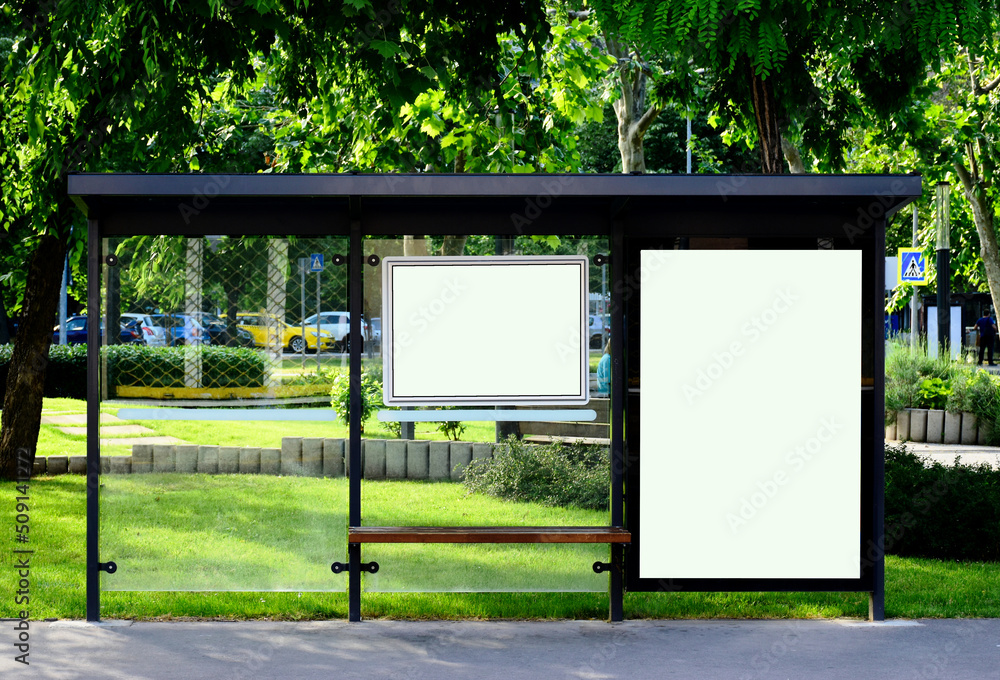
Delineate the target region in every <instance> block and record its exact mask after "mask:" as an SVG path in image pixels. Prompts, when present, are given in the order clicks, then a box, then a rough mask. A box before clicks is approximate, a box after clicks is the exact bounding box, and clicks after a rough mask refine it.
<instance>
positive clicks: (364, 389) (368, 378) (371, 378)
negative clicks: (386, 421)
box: [330, 370, 382, 434]
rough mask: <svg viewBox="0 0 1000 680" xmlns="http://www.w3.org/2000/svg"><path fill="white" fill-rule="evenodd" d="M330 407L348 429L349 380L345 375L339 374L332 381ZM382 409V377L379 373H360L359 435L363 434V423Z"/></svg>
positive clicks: (349, 418)
mask: <svg viewBox="0 0 1000 680" xmlns="http://www.w3.org/2000/svg"><path fill="white" fill-rule="evenodd" d="M330 396H331V397H332V399H331V400H330V405H331V406H333V408H334V410H335V411H336V412H337V415H338V416H339V417H340V420H341V421H342V422H343V423H344V424H345V425H347V426H348V427H350V424H351V378H350V376H349V375H348V374H347V373H341V374H340V375H338V376H337V377H336V378H334V379H333V389H331V390H330ZM381 407H382V375H381V370H380V371H372V370H362V371H361V433H362V434H364V432H365V421H366V420H368V419H369V418H371V417H372V414H374V413H375V411H377V410H378V409H379V408H381Z"/></svg>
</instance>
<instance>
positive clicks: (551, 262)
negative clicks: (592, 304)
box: [382, 256, 590, 406]
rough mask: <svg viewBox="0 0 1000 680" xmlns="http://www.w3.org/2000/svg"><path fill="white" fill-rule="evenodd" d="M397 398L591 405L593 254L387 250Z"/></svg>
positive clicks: (389, 339)
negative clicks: (400, 253) (404, 253)
mask: <svg viewBox="0 0 1000 680" xmlns="http://www.w3.org/2000/svg"><path fill="white" fill-rule="evenodd" d="M382 265H383V267H382V305H383V309H382V325H383V374H384V375H383V379H384V385H385V391H384V401H385V403H386V404H387V405H390V406H393V405H395V406H418V405H423V406H432V405H468V404H484V405H486V404H492V405H515V404H551V405H557V404H564V405H570V404H586V403H587V402H588V401H589V398H590V397H589V367H588V363H587V359H588V344H587V340H588V337H587V332H588V324H587V311H588V308H587V304H588V297H587V292H588V290H589V286H588V268H587V259H586V258H585V257H577V256H550V257H546V256H535V257H386V258H384V259H383V260H382Z"/></svg>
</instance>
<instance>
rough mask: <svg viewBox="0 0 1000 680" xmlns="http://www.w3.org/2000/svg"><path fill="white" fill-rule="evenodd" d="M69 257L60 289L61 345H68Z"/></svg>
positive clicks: (64, 263)
mask: <svg viewBox="0 0 1000 680" xmlns="http://www.w3.org/2000/svg"><path fill="white" fill-rule="evenodd" d="M68 279H69V255H67V256H66V259H65V260H64V261H63V273H62V286H60V288H59V344H60V345H65V344H66V288H67V287H68V285H69V280H68Z"/></svg>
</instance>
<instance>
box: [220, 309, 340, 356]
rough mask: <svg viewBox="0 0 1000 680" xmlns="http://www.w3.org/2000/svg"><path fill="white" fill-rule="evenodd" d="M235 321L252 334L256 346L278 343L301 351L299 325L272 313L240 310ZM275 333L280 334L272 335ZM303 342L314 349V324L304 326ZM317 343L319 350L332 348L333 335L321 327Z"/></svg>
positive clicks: (294, 350) (315, 340)
mask: <svg viewBox="0 0 1000 680" xmlns="http://www.w3.org/2000/svg"><path fill="white" fill-rule="evenodd" d="M236 323H237V324H239V327H240V328H242V329H244V330H246V331H248V332H249V333H250V335H252V336H253V341H254V345H256V346H257V347H267V346H269V345H278V346H280V347H285V348H287V349H288V350H290V351H292V352H301V351H302V342H303V340H302V329H301V328H300V327H299V326H292V325H289V324H287V323H285V322H284V321H282V320H281V319H279V318H278V317H276V316H274V315H270V318H268V315H265V314H252V313H248V312H240V313H239V314H237V315H236ZM268 328H270V331H271V333H272V335H271V342H268ZM276 333H277V334H280V335H277V336H276V335H274V334H276ZM305 343H306V349H311V350H315V349H316V345H317V338H316V327H315V326H313V327H312V328H311V329H310V328H309V326H308V325H307V326H306V332H305ZM318 344H319V349H320V351H329V350H331V349H333V347H334V345H335V344H336V342H335V340H334V339H333V336H331V335H330V334H329V333H327V332H325V331H323V330H322V329H321V330H320V333H319V340H318Z"/></svg>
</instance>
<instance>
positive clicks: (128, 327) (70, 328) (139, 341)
mask: <svg viewBox="0 0 1000 680" xmlns="http://www.w3.org/2000/svg"><path fill="white" fill-rule="evenodd" d="M122 321H123V323H122V326H121V332H120V333H119V334H118V342H119V343H120V344H123V345H145V344H146V341H145V339H143V334H142V330H141V327H140V326H139V324H138V322H137V321H136V320H135V319H123V320H122ZM99 333H100V338H101V342H104V321H103V320H102V321H101V325H100V330H99ZM52 344H53V345H58V344H59V326H56V327H55V328H53V329H52ZM66 344H67V345H85V344H87V317H85V316H71V317H70V318H68V319H66Z"/></svg>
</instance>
